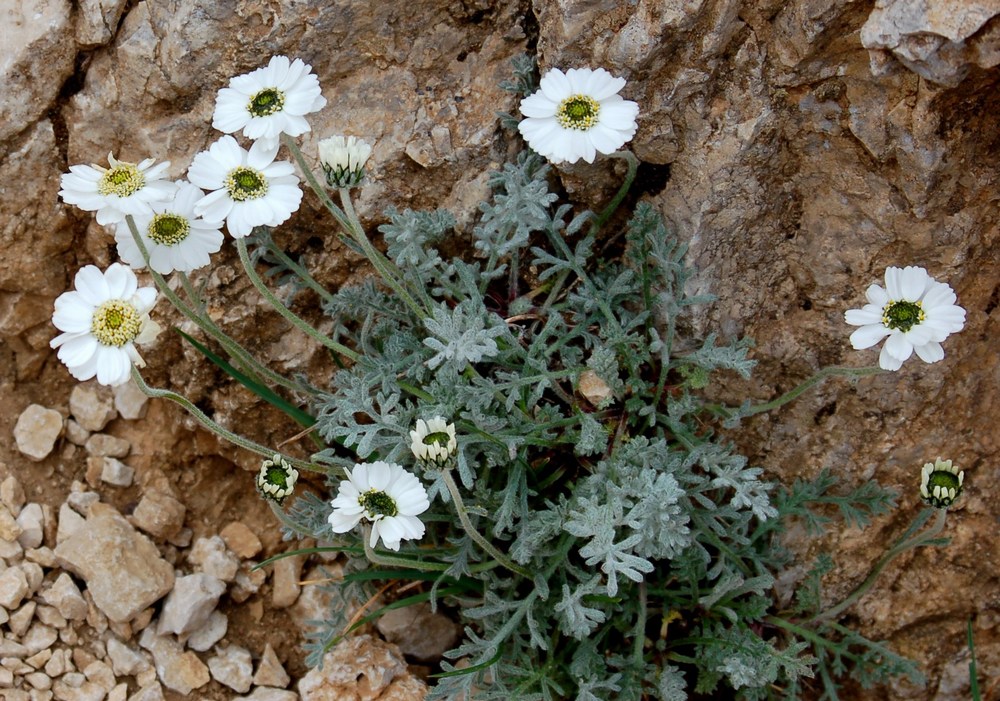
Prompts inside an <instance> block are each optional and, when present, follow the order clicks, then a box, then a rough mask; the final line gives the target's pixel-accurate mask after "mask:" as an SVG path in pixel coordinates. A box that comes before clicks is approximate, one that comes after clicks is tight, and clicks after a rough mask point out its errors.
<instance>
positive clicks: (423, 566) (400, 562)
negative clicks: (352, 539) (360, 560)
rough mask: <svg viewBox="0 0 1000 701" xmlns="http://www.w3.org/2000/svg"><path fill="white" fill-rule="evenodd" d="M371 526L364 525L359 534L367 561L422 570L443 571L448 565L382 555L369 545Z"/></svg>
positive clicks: (385, 565)
mask: <svg viewBox="0 0 1000 701" xmlns="http://www.w3.org/2000/svg"><path fill="white" fill-rule="evenodd" d="M371 536H372V529H371V527H365V529H364V533H363V534H362V536H361V540H362V541H364V544H365V557H367V558H368V561H369V562H372V563H374V564H376V565H382V566H383V567H403V568H408V569H413V570H422V571H424V572H444V571H445V570H447V569H448V567H450V565H446V564H445V563H443V562H424V561H423V560H411V559H409V558H407V557H396V556H394V555H384V554H382V553H377V552H375V548H373V547H372V546H371V543H370V541H371Z"/></svg>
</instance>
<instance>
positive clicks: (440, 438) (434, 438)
mask: <svg viewBox="0 0 1000 701" xmlns="http://www.w3.org/2000/svg"><path fill="white" fill-rule="evenodd" d="M450 438H451V436H449V435H448V434H447V433H445V432H444V431H437V432H436V433H428V434H427V435H426V436H424V445H440V446H447V445H448V441H449V439H450Z"/></svg>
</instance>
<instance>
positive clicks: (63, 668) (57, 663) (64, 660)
mask: <svg viewBox="0 0 1000 701" xmlns="http://www.w3.org/2000/svg"><path fill="white" fill-rule="evenodd" d="M72 670H73V663H72V662H71V661H70V652H69V650H66V649H60V650H54V651H53V652H52V657H51V658H49V661H48V662H46V663H45V673H46V674H48V675H49V676H50V677H52V678H53V679H54V678H56V677H61V676H62V675H64V674H65V673H66V672H68V671H72Z"/></svg>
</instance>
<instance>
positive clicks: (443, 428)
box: [410, 416, 458, 465]
mask: <svg viewBox="0 0 1000 701" xmlns="http://www.w3.org/2000/svg"><path fill="white" fill-rule="evenodd" d="M410 441H411V443H410V450H411V451H412V452H413V455H414V457H415V458H416V459H417V460H420V461H421V462H425V463H435V464H438V465H444V464H445V463H446V462H448V459H449V458H450V457H451V456H452V455H453V454H454V453H455V449H456V448H457V447H458V441H457V440H456V439H455V424H450V423H448V422H447V421H445V420H444V419H443V418H441V417H440V416H435V417H434V418H433V419H430V420H429V421H424V420H423V419H417V428H416V430H414V431H410Z"/></svg>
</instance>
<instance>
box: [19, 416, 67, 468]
mask: <svg viewBox="0 0 1000 701" xmlns="http://www.w3.org/2000/svg"><path fill="white" fill-rule="evenodd" d="M62 430H63V417H62V414H60V413H59V412H58V411H55V410H54V409H46V408H45V407H43V406H42V405H40V404H29V405H28V408H27V409H25V410H24V411H22V412H21V415H20V416H18V417H17V423H16V424H15V425H14V440H15V442H16V443H17V449H18V450H20V451H21V453H23V454H24V455H26V456H28V457H29V458H30V459H32V460H44V459H45V458H46V457H48V455H49V453H51V452H52V449H53V448H54V447H55V444H56V440H57V439H58V438H59V434H61V433H62Z"/></svg>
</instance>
